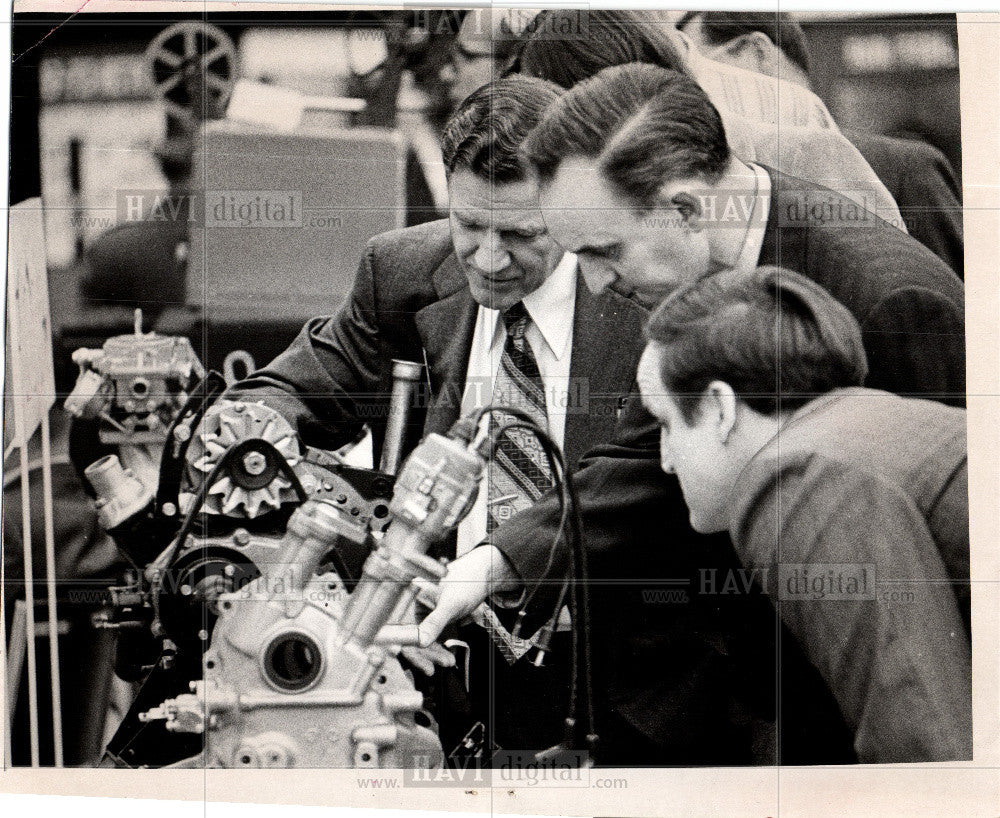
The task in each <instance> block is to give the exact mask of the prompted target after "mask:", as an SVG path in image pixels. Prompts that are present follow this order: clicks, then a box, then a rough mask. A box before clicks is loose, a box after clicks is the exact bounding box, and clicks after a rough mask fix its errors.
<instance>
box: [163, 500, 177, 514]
mask: <svg viewBox="0 0 1000 818" xmlns="http://www.w3.org/2000/svg"><path fill="white" fill-rule="evenodd" d="M160 511H161V512H162V513H163V516H164V517H173V516H175V515H176V514H177V506H175V505H174V504H173V503H164V504H163V508H161V509H160Z"/></svg>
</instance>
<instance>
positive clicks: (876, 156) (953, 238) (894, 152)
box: [844, 131, 965, 278]
mask: <svg viewBox="0 0 1000 818" xmlns="http://www.w3.org/2000/svg"><path fill="white" fill-rule="evenodd" d="M844 135H845V136H846V137H847V138H848V139H849V140H850V141H851V142H852V143H853V144H854V147H856V148H857V149H858V151H859V152H860V153H861V155H862V156H863V157H864V158H865V161H866V162H867V163H868V164H869V165H871V168H872V170H873V171H875V175H876V176H878V178H879V179H881V180H882V184H883V185H885V186H886V187H887V188H888V189H889V193H891V194H892V198H894V199H895V200H896V204H897V205H899V212H900V214H901V215H902V217H903V221H905V222H906V229H907V230H908V231H909V233H910V235H911V236H913V238H915V239H916V240H917V241H919V242H920V243H921V244H923V245H924V246H925V247H928V248H929V249H931V250H933V251H934V253H935V254H936V255H937V256H938V257H939V258H940V259H941V260H942V261H944V263H945V264H947V265H948V266H949V267H951V269H953V270H954V271H955V272H956V273H957V274H958V276H959V277H960V278H964V277H965V257H964V248H965V245H964V243H963V238H962V192H961V190H960V189H959V186H958V182H957V181H956V180H955V172H954V171H953V170H952V167H951V164H950V163H949V162H948V160H947V158H945V155H944V154H943V153H941V151H939V150H938V149H937V148H935V147H933V146H931V145H928V144H927V143H926V142H920V141H918V140H916V139H896V138H894V137H891V136H883V135H881V134H873V133H865V132H863V131H845V133H844Z"/></svg>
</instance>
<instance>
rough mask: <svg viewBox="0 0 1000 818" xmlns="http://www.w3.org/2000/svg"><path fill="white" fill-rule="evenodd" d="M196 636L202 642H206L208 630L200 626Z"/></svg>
mask: <svg viewBox="0 0 1000 818" xmlns="http://www.w3.org/2000/svg"><path fill="white" fill-rule="evenodd" d="M198 638H199V639H200V640H201V641H202V642H207V641H208V631H206V630H205V629H204V628H202V629H201V630H200V631H198Z"/></svg>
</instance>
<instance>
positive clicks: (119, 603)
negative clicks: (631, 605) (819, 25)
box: [66, 326, 585, 767]
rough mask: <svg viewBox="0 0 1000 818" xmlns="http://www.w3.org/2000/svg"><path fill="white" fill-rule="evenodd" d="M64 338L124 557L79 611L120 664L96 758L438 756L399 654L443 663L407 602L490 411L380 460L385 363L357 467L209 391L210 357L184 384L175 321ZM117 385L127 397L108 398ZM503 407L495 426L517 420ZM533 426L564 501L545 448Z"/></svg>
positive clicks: (234, 763)
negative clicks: (113, 722) (143, 389)
mask: <svg viewBox="0 0 1000 818" xmlns="http://www.w3.org/2000/svg"><path fill="white" fill-rule="evenodd" d="M165 350H173V351H174V352H173V353H172V354H171V355H167V354H166V353H165ZM177 350H181V351H182V352H181V353H178V352H177ZM108 351H110V352H111V353H113V354H109V352H108ZM154 353H157V354H154ZM78 357H79V360H80V361H85V362H86V364H87V366H86V367H85V368H84V370H83V371H82V372H81V377H80V383H78V388H77V389H76V390H74V393H73V395H71V396H70V399H68V400H67V407H66V408H67V410H68V411H71V412H73V413H74V414H75V415H76V417H77V418H79V419H80V421H81V422H86V421H87V420H88V419H90V421H91V422H95V421H96V422H101V421H104V422H106V423H107V425H108V426H110V431H108V432H107V434H105V435H100V439H101V442H102V444H104V445H107V444H108V443H110V442H115V443H117V446H118V453H117V454H116V453H106V454H104V455H103V456H102V457H100V458H98V459H97V460H96V461H95V462H93V463H91V465H90V466H88V467H87V468H86V469H85V470H84V473H85V476H86V477H87V479H88V480H89V482H90V484H91V486H92V487H93V489H94V492H95V495H96V502H97V507H98V510H99V516H100V520H101V523H102V525H103V526H104V527H105V529H106V530H107V532H108V533H109V535H110V536H111V537H112V539H113V540H114V541H115V543H116V545H117V546H118V547H119V549H120V550H121V551H122V552H123V553H124V554H125V555H126V556H127V557H128V559H129V560H130V561H131V562H132V564H133V565H134V566H135V570H134V571H132V572H131V575H130V577H129V580H128V581H127V582H126V583H125V584H124V585H122V586H119V587H115V588H111V589H110V591H109V606H108V609H107V611H106V612H105V614H104V615H103V616H102V617H101V618H100V619H99V620H98V622H97V624H98V626H99V627H104V628H109V629H113V630H115V631H117V632H118V634H119V651H118V662H117V665H116V672H117V673H118V675H119V676H120V677H121V678H123V679H126V680H133V681H137V682H138V681H141V682H142V687H141V689H140V690H139V693H138V695H137V697H136V699H135V701H134V702H133V705H132V707H131V710H130V711H129V713H128V714H127V716H126V718H125V719H124V721H123V722H122V724H121V726H120V727H119V729H118V731H117V733H116V734H115V736H114V738H113V739H112V741H111V742H110V744H109V745H108V748H107V750H106V757H107V760H108V761H109V762H111V763H115V764H118V765H121V766H171V765H178V766H188V767H190V766H212V767H293V766H294V767H301V766H307V767H344V766H358V767H436V766H440V765H442V764H443V763H444V754H443V752H442V747H441V744H440V741H439V739H438V734H437V730H436V724H435V722H434V718H433V716H432V715H431V714H430V713H429V712H428V710H427V709H425V707H424V702H423V696H422V694H421V693H420V692H419V691H418V690H417V688H416V687H415V685H414V679H413V670H414V669H416V670H419V671H421V672H423V673H426V674H428V675H430V674H432V673H433V672H434V671H435V668H436V667H439V666H450V665H453V664H454V661H455V660H454V657H453V656H452V654H451V653H450V652H448V651H447V650H445V649H444V648H443V647H442V646H440V645H432V646H430V647H424V648H422V647H420V646H419V643H418V629H417V620H416V614H415V603H416V601H417V598H418V595H419V594H420V591H421V588H422V587H424V586H426V583H434V582H436V581H437V580H438V579H440V578H441V577H442V576H443V575H444V573H445V568H444V565H442V564H441V563H440V562H438V561H436V560H434V559H432V558H431V557H429V556H428V555H427V551H428V548H429V547H430V546H431V545H432V544H433V543H434V542H436V541H437V540H439V539H441V538H442V537H444V536H445V535H446V534H447V533H448V532H449V531H451V530H452V529H453V528H454V527H455V526H457V524H458V523H459V521H460V520H461V519H462V518H463V517H464V516H465V514H466V513H467V512H468V510H469V508H470V507H471V504H472V502H473V500H474V498H475V496H476V494H477V492H478V484H479V481H480V479H481V477H482V474H483V471H484V469H485V466H486V463H487V461H488V459H489V457H490V455H491V452H492V448H493V447H494V446H495V445H496V438H497V437H498V436H499V432H497V431H496V428H495V424H494V429H493V433H492V434H491V433H490V424H488V423H487V424H484V423H482V419H483V418H484V417H485V415H486V414H488V413H489V412H490V411H492V410H483V411H480V412H478V413H476V414H475V415H474V416H472V417H468V418H465V419H463V420H461V421H459V422H458V423H457V424H456V426H455V427H454V428H453V429H452V431H451V432H450V433H449V435H448V436H441V435H430V436H428V437H427V438H425V439H424V441H422V442H421V443H420V445H419V446H418V447H417V448H416V449H415V450H414V451H413V453H411V455H410V456H409V458H408V459H407V460H406V461H405V465H404V466H403V467H402V470H401V471H400V473H399V476H398V478H397V477H396V476H395V472H396V470H397V468H398V466H399V463H400V461H401V459H402V441H403V437H404V434H403V430H404V429H405V427H406V424H407V413H408V407H409V406H411V405H412V404H413V397H414V390H415V387H416V385H417V383H418V381H419V378H420V374H421V367H420V365H418V364H413V363H409V362H403V361H397V362H395V364H394V373H393V374H394V388H393V394H392V400H391V404H390V407H389V419H388V425H387V428H386V441H385V445H384V447H383V457H382V462H381V464H380V467H379V469H362V468H357V467H353V466H349V465H347V464H346V463H345V462H344V458H343V456H342V454H341V453H338V452H328V451H322V450H318V449H314V448H312V447H309V446H305V445H303V443H302V441H301V440H300V439H299V437H298V435H297V433H296V431H295V430H294V429H293V428H292V426H291V425H290V424H289V423H288V421H287V420H286V419H285V418H284V417H283V416H282V415H280V414H279V413H278V412H276V411H275V410H273V409H271V408H269V407H268V406H267V405H265V404H264V403H263V402H252V401H248V400H228V399H225V398H222V397H221V394H222V392H223V389H224V387H225V383H224V381H223V379H222V377H221V376H219V375H217V374H216V373H211V372H210V373H208V374H207V375H205V377H204V378H203V379H202V380H201V381H200V382H199V383H197V384H194V383H193V377H192V376H193V375H194V374H195V373H199V374H200V373H201V372H202V370H201V366H200V364H199V363H198V362H197V359H196V358H194V356H193V352H191V351H190V347H189V346H187V347H185V345H184V344H183V343H180V342H179V341H178V339H173V338H161V337H158V336H147V335H144V334H142V333H141V331H140V330H139V327H138V326H137V331H136V334H135V335H134V336H123V337H120V338H114V339H111V340H110V341H109V342H108V344H106V345H105V352H104V354H102V355H96V354H93V352H92V351H87V354H86V355H83V354H81V355H79V356H78ZM140 376H141V377H145V378H147V380H150V382H151V383H153V382H155V384H156V387H157V388H156V389H155V390H150V393H149V397H147V398H146V399H145V400H144V401H138V400H135V399H134V394H135V392H134V385H135V383H136V382H137V381H136V379H137V378H139V377H140ZM81 384H82V385H81ZM84 387H85V388H84ZM128 389H131V393H126V394H131V396H132V397H129V398H128V399H127V400H126V401H125V402H122V401H120V400H118V396H119V395H121V394H122V393H123V392H125V390H128ZM182 396H183V397H186V398H187V399H186V401H185V402H184V403H183V405H181V400H180V398H181V397H182ZM505 412H506V414H507V415H508V420H507V421H505V422H506V423H507V426H508V428H509V427H510V426H520V427H521V428H524V427H525V426H526V425H527V424H528V423H530V419H528V418H527V416H524V417H519V413H518V412H517V410H505ZM152 414H156V417H157V418H158V420H157V422H156V423H155V424H151V423H150V422H149V420H148V418H149V416H150V415H152ZM109 419H110V421H113V422H109ZM100 428H101V429H102V430H103V429H105V428H106V427H105V426H101V427H100ZM151 429H155V430H158V434H157V435H156V437H155V439H153V438H150V435H151V431H150V430H151ZM159 430H162V432H159ZM534 431H536V432H537V434H538V435H539V439H540V440H541V441H542V445H543V448H544V450H545V451H546V454H547V456H548V457H550V459H551V460H552V462H553V470H554V473H555V474H557V477H558V480H557V482H558V483H559V484H560V486H561V487H562V491H563V494H562V495H561V497H562V499H563V504H564V509H568V508H569V502H568V501H569V500H570V499H571V498H570V495H571V491H570V492H567V490H566V489H567V485H568V482H567V481H566V480H565V479H564V478H565V465H564V464H563V463H562V459H561V455H560V454H559V452H558V450H557V449H556V448H555V447H554V445H553V444H552V443H551V441H550V440H548V438H547V436H545V435H544V433H543V432H541V431H540V430H534ZM133 440H141V441H147V440H152V442H154V443H156V444H157V445H158V446H159V447H160V448H159V458H160V459H159V467H158V469H156V470H154V471H153V472H146V473H144V474H143V475H139V474H137V473H135V472H134V471H132V470H129V469H125V468H123V465H122V460H120V459H119V456H118V455H119V454H120V455H121V457H122V459H123V460H129V459H132V458H135V457H136V455H135V451H137V450H139V449H141V448H142V447H141V446H138V445H136V444H134V443H133V442H132V441H133ZM143 445H145V444H143ZM150 474H153V475H154V477H153V478H151V477H150V476H149V475H150ZM564 519H565V515H564ZM577 539H578V538H577ZM553 547H554V546H553ZM578 557H579V552H578V551H577V552H575V556H574V559H577V558H578ZM362 566H363V567H362ZM575 586H576V583H570V603H571V608H573V609H574V610H576V601H575V595H576V591H575V590H574V587H575ZM562 599H563V597H560V603H559V605H558V607H557V609H556V611H554V612H553V620H552V621H553V622H554V621H555V618H556V616H555V615H556V614H557V613H558V610H559V608H561V606H562ZM575 618H583V617H580V616H577V617H575ZM584 641H585V640H584ZM539 648H540V650H542V651H544V650H545V649H546V644H545V642H544V640H543V641H542V642H540V643H539ZM568 724H570V726H572V725H571V720H569V721H568Z"/></svg>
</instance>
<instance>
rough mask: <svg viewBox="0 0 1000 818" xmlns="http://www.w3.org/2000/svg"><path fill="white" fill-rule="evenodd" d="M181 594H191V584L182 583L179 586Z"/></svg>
mask: <svg viewBox="0 0 1000 818" xmlns="http://www.w3.org/2000/svg"><path fill="white" fill-rule="evenodd" d="M181 596H191V586H190V585H182V586H181Z"/></svg>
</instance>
